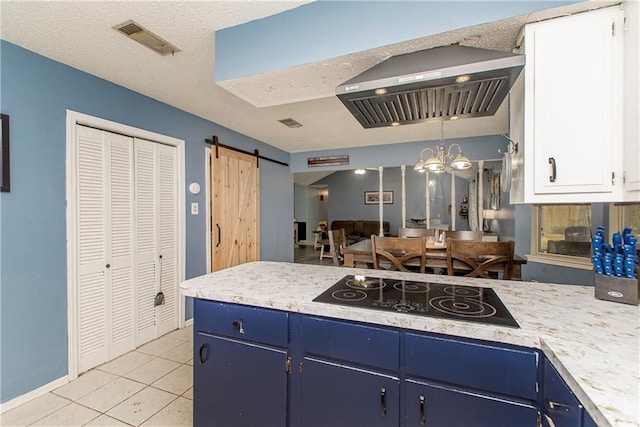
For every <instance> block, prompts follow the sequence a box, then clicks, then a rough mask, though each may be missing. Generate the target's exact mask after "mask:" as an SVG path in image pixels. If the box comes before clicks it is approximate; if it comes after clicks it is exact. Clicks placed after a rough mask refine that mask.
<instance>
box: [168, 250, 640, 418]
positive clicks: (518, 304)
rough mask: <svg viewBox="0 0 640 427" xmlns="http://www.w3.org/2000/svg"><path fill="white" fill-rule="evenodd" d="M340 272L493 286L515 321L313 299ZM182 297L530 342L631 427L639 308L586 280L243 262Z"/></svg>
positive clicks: (588, 404)
mask: <svg viewBox="0 0 640 427" xmlns="http://www.w3.org/2000/svg"><path fill="white" fill-rule="evenodd" d="M347 274H363V275H366V276H373V277H383V278H394V279H406V280H419V281H429V282H436V283H445V284H454V285H467V286H483V287H491V288H493V289H494V290H495V291H496V293H497V294H498V296H499V297H500V299H501V300H502V302H503V303H504V305H505V306H506V307H507V309H508V310H509V311H510V312H511V314H512V315H513V317H514V318H515V320H516V321H517V322H518V324H519V325H520V328H511V327H505V326H497V325H491V324H483V323H474V322H465V321H460V320H449V319H443V318H432V317H426V316H420V315H415V314H407V313H396V312H388V311H378V310H371V309H367V308H358V307H352V306H341V305H334V304H326V303H319V302H313V301H312V300H313V299H314V298H315V297H317V296H318V295H319V294H321V293H322V292H324V291H325V290H327V289H328V288H329V287H331V286H332V285H333V284H334V283H335V282H337V281H338V280H340V279H341V278H343V277H344V276H345V275H347ZM180 286H181V292H182V294H183V295H186V296H190V297H194V298H201V299H207V300H214V301H220V302H227V303H237V304H244V305H248V306H256V307H263V308H271V309H276V310H283V311H289V312H294V313H302V314H307V315H317V316H323V317H329V318H335V319H344V320H352V321H357V322H366V323H371V324H376V325H382V326H391V327H397V328H404V329H408V330H415V331H423V332H433V333H441V334H447V335H452V336H458V337H464V338H474V339H482V340H487V341H494V342H499V343H506V344H514V345H520V346H526V347H531V348H537V349H540V350H541V351H542V352H543V353H544V354H545V355H546V356H547V358H548V359H549V360H550V361H551V363H552V364H553V365H554V367H555V368H556V370H557V371H558V372H559V373H560V375H561V376H562V377H563V379H564V380H565V382H566V383H567V384H568V385H569V387H570V388H571V390H572V391H573V393H574V394H575V395H576V397H577V398H578V399H579V400H580V401H581V403H582V404H583V405H584V406H585V409H586V410H587V412H588V413H589V415H590V416H591V417H592V418H593V419H594V421H595V422H596V423H597V424H598V425H599V426H638V425H639V421H640V419H639V418H640V417H639V411H640V409H639V408H640V400H639V395H640V390H639V389H640V375H639V371H640V358H639V353H640V325H639V322H640V320H639V319H640V318H639V314H640V309H639V307H637V306H630V305H625V304H618V303H613V302H608V301H600V300H597V299H595V298H594V296H593V287H591V286H573V285H560V284H547V283H533V282H514V281H499V280H485V279H470V278H464V277H455V276H453V277H450V276H441V275H417V274H414V273H399V272H386V271H382V270H363V269H346V268H342V267H333V266H317V265H304V264H292V263H280V262H263V261H259V262H253V263H248V264H243V265H239V266H236V267H232V268H229V269H226V270H222V271H219V272H216V273H212V274H208V275H204V276H200V277H196V278H193V279H190V280H187V281H185V282H183V283H182V284H181V285H180Z"/></svg>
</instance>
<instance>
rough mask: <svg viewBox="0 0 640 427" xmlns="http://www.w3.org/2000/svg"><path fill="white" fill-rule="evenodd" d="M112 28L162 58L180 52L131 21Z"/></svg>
mask: <svg viewBox="0 0 640 427" xmlns="http://www.w3.org/2000/svg"><path fill="white" fill-rule="evenodd" d="M112 28H113V29H114V30H117V31H118V32H120V33H122V34H124V35H125V36H127V37H129V38H130V39H133V40H135V41H137V42H138V43H140V44H141V45H143V46H146V47H148V48H149V49H151V50H153V51H154V52H156V53H159V54H160V55H162V56H165V55H169V54H174V53H176V52H180V49H178V48H177V47H176V46H174V45H172V44H171V43H169V42H168V41H166V40H165V39H163V38H162V37H159V36H157V35H155V34H153V33H152V32H151V31H149V30H147V29H146V28H144V27H143V26H142V25H140V24H138V23H137V22H134V21H133V20H131V19H130V20H128V21H126V22H123V23H122V24H118V25H114V26H113V27H112Z"/></svg>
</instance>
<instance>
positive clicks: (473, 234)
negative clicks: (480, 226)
mask: <svg viewBox="0 0 640 427" xmlns="http://www.w3.org/2000/svg"><path fill="white" fill-rule="evenodd" d="M444 237H445V239H453V240H475V241H478V242H481V241H482V231H468V230H460V231H449V230H447V231H445V232H444Z"/></svg>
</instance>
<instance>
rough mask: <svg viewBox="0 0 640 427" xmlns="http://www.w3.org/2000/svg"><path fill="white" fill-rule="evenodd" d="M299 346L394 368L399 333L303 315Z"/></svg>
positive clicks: (397, 360) (333, 356)
mask: <svg viewBox="0 0 640 427" xmlns="http://www.w3.org/2000/svg"><path fill="white" fill-rule="evenodd" d="M302 349H303V351H304V352H305V353H306V354H312V355H318V356H323V357H327V358H330V359H336V360H344V361H348V362H349V363H350V364H353V363H357V364H363V365H367V366H373V367H377V368H382V369H385V370H389V371H397V370H398V369H399V368H400V333H399V332H397V331H391V330H387V329H381V328H377V327H371V326H364V325H356V324H353V323H347V322H340V321H335V320H328V319H321V318H318V317H308V316H305V317H304V318H303V320H302Z"/></svg>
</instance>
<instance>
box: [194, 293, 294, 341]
mask: <svg viewBox="0 0 640 427" xmlns="http://www.w3.org/2000/svg"><path fill="white" fill-rule="evenodd" d="M193 310H194V316H193V317H194V329H195V331H196V332H206V333H209V334H215V335H223V336H226V337H232V338H237V339H240V340H245V341H253V342H258V343H263V344H269V345H274V346H278V347H286V346H287V342H288V313H287V312H284V311H277V310H270V309H266V308H258V307H250V306H246V305H236V304H228V303H221V302H217V301H209V300H203V299H196V300H195V301H194V307H193Z"/></svg>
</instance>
